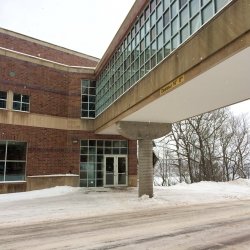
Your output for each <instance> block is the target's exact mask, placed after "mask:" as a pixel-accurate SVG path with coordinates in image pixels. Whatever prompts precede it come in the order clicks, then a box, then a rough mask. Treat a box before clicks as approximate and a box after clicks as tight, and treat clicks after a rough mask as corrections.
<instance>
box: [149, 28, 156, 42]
mask: <svg viewBox="0 0 250 250" xmlns="http://www.w3.org/2000/svg"><path fill="white" fill-rule="evenodd" d="M150 34H151V41H153V40H154V39H155V37H156V26H154V27H153V28H152V29H151V31H150Z"/></svg>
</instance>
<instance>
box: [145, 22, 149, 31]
mask: <svg viewBox="0 0 250 250" xmlns="http://www.w3.org/2000/svg"><path fill="white" fill-rule="evenodd" d="M145 30H146V33H148V32H149V30H150V21H149V19H148V21H147V22H146V24H145Z"/></svg>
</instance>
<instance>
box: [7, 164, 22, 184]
mask: <svg viewBox="0 0 250 250" xmlns="http://www.w3.org/2000/svg"><path fill="white" fill-rule="evenodd" d="M23 180H25V162H8V161H7V162H6V174H5V181H23Z"/></svg>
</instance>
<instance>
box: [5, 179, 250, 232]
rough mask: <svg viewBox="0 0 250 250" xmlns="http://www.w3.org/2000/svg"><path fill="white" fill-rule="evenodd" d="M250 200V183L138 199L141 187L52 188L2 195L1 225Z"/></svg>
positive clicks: (185, 187) (183, 188)
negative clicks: (138, 189)
mask: <svg viewBox="0 0 250 250" xmlns="http://www.w3.org/2000/svg"><path fill="white" fill-rule="evenodd" d="M246 199H250V180H245V179H239V180H236V181H231V182H226V183H216V182H200V183H195V184H178V185H175V186H171V187H155V189H154V197H153V198H152V199H149V198H148V197H147V196H143V197H141V198H138V197H137V188H126V189H111V188H95V189H87V188H73V187H55V188H50V189H44V190H38V191H31V192H25V193H13V194H2V195H0V214H1V224H0V228H1V226H8V225H10V226H13V225H22V224H30V223H36V222H42V221H54V220H61V219H75V218H85V217H90V216H97V215H105V214H112V213H122V212H124V211H126V212H129V211H131V212H132V211H139V210H141V209H143V210H146V209H154V208H158V207H159V208H162V207H172V206H183V205H193V204H204V203H214V202H224V201H231V200H246Z"/></svg>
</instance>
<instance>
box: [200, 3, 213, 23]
mask: <svg viewBox="0 0 250 250" xmlns="http://www.w3.org/2000/svg"><path fill="white" fill-rule="evenodd" d="M201 13H202V23H206V22H207V21H208V20H209V19H211V17H212V16H213V14H214V10H213V4H212V2H211V3H210V4H208V5H207V6H206V7H205V8H204V9H203V10H202V12H201Z"/></svg>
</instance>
